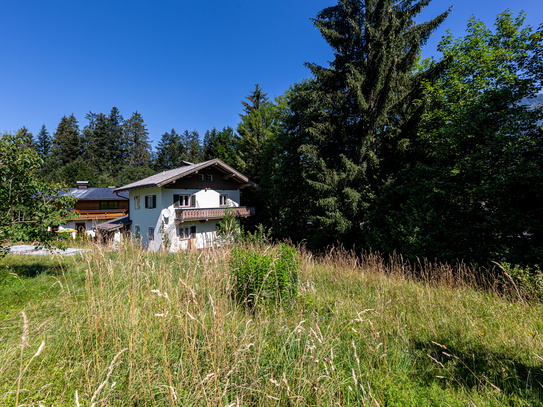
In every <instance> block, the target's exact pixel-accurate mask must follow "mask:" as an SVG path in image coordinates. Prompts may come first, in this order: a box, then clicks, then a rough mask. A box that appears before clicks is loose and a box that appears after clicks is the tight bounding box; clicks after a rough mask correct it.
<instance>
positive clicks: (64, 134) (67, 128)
mask: <svg viewBox="0 0 543 407" xmlns="http://www.w3.org/2000/svg"><path fill="white" fill-rule="evenodd" d="M81 153H82V151H81V136H80V132H79V125H78V122H77V119H76V118H75V116H74V115H73V113H72V114H71V115H70V117H66V116H63V117H62V119H61V121H60V123H59V125H58V127H57V130H56V131H55V134H54V136H53V142H52V147H51V155H52V158H53V160H55V161H56V162H57V163H58V164H60V165H66V164H68V163H70V162H72V161H75V160H76V159H77V158H78V157H79V156H80V155H81Z"/></svg>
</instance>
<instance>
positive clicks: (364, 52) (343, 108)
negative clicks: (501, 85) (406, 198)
mask: <svg viewBox="0 0 543 407" xmlns="http://www.w3.org/2000/svg"><path fill="white" fill-rule="evenodd" d="M429 2H430V0H421V1H412V0H405V1H398V0H339V2H338V4H337V5H336V6H333V7H329V8H326V9H324V10H323V11H321V12H320V13H319V14H318V15H317V18H316V19H314V20H313V22H314V24H315V26H316V27H317V28H318V29H319V30H320V32H321V35H322V36H323V38H324V39H325V40H326V41H327V42H328V44H329V45H330V46H331V47H332V49H333V51H334V56H335V59H334V60H333V61H332V62H331V63H330V66H329V67H328V68H325V67H321V66H318V65H316V64H306V66H307V67H308V68H309V69H310V70H311V72H312V74H313V81H312V82H313V83H312V86H309V87H304V88H302V89H299V93H297V94H296V95H293V100H291V101H290V103H291V104H294V105H297V106H306V107H307V109H305V111H303V112H299V114H300V115H303V116H306V117H305V118H304V117H301V118H300V120H299V121H300V122H302V123H305V124H306V126H307V127H305V129H304V135H303V139H304V144H303V145H301V146H300V148H299V149H298V150H297V152H296V154H300V156H299V159H300V160H303V161H304V167H303V168H304V178H305V180H306V182H307V184H308V185H309V186H310V190H311V196H312V199H313V202H314V204H313V205H312V208H311V211H312V213H311V221H312V222H313V224H314V225H316V226H317V227H318V228H319V234H320V237H322V238H323V240H321V241H320V243H321V244H328V243H332V242H335V241H337V239H340V241H343V242H344V243H346V244H349V245H351V244H353V243H355V242H357V241H359V239H360V238H361V229H360V225H361V224H362V223H363V222H364V220H365V217H366V215H367V211H368V208H369V205H371V203H372V202H373V201H374V200H375V199H378V186H379V185H381V183H383V182H386V180H387V179H388V177H391V176H394V171H395V170H396V169H397V168H398V167H401V165H402V161H403V160H405V159H406V157H408V156H409V155H408V154H406V150H405V148H406V146H408V145H409V139H410V138H411V137H413V132H414V130H415V129H416V124H417V122H418V121H419V119H420V115H421V113H422V107H420V106H419V107H418V108H416V107H415V106H414V104H413V101H414V100H415V99H416V97H417V96H418V95H419V92H418V90H419V88H420V83H421V82H422V81H423V80H428V79H431V77H432V75H434V74H435V72H436V71H437V69H438V68H439V67H435V66H433V67H431V68H430V69H427V70H424V71H421V72H419V73H415V67H416V65H417V62H418V58H419V54H420V50H421V47H422V46H423V45H424V44H425V42H426V41H427V39H428V38H429V36H430V35H431V33H432V32H433V31H434V30H435V29H436V28H437V27H438V26H439V24H440V23H441V22H442V21H443V20H444V19H445V18H446V17H447V15H448V14H449V12H450V10H448V11H446V12H444V13H442V14H440V15H439V16H438V17H436V18H434V19H433V20H431V21H428V22H425V23H423V24H416V23H415V21H414V19H415V17H416V16H417V15H419V14H420V13H421V11H422V10H423V8H424V7H425V6H427V5H428V4H429ZM291 131H292V134H293V136H294V135H296V134H298V133H299V129H297V128H293V129H291ZM326 239H329V240H328V241H326Z"/></svg>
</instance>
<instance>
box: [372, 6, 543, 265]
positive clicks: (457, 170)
mask: <svg viewBox="0 0 543 407" xmlns="http://www.w3.org/2000/svg"><path fill="white" fill-rule="evenodd" d="M523 20H524V17H523V15H522V14H521V15H519V16H518V17H516V18H513V15H512V13H510V12H505V13H502V14H500V15H499V16H498V17H497V19H496V23H495V31H494V32H492V31H491V30H490V29H488V28H486V27H485V26H484V24H483V23H482V22H481V21H479V20H476V19H475V18H472V19H471V20H470V22H469V24H468V30H467V31H468V34H467V35H466V37H464V38H457V39H454V38H453V36H452V34H451V33H450V32H449V33H448V34H447V35H446V36H445V37H444V38H443V40H442V42H441V44H440V47H439V49H440V50H441V51H442V52H443V55H444V60H445V61H447V60H448V61H451V62H450V63H449V64H447V67H446V69H445V70H444V71H443V72H442V74H441V75H440V76H439V77H438V78H437V79H436V80H435V81H434V82H433V83H427V84H426V86H425V95H424V97H423V98H421V101H420V102H421V103H426V104H427V105H428V109H427V112H426V113H425V115H424V117H423V121H422V123H421V126H420V127H419V134H418V136H417V138H416V139H413V140H411V142H410V146H409V152H410V157H411V160H412V161H411V162H407V163H406V165H405V167H404V168H403V169H402V170H401V171H399V172H398V173H397V175H396V177H395V179H389V180H386V182H384V183H383V184H382V186H381V187H380V194H379V197H378V201H377V202H376V203H375V205H374V206H373V210H372V213H371V215H370V216H369V217H368V220H369V222H368V223H367V224H366V226H365V232H366V233H367V235H368V237H369V238H368V245H369V246H371V247H373V248H379V250H381V251H382V252H388V253H391V252H393V251H394V250H396V251H398V252H400V253H402V254H403V255H405V256H407V257H409V258H410V259H412V260H415V259H416V258H417V257H419V258H420V257H427V258H438V259H440V260H441V261H448V262H454V261H457V260H464V261H468V262H476V263H479V264H484V265H487V264H489V263H490V261H500V262H501V261H507V262H511V263H514V264H522V265H527V264H534V263H540V262H541V258H542V256H543V250H542V249H541V248H542V247H543V216H542V209H541V202H542V201H543V185H542V184H541V180H542V179H543V149H542V148H541V140H542V137H543V131H542V129H541V128H540V127H539V126H538V122H539V121H540V120H541V119H543V108H542V107H541V106H531V107H529V106H526V105H525V102H524V100H525V98H528V99H531V98H533V97H534V96H536V94H537V92H539V90H540V89H541V87H542V86H543V80H542V78H543V76H542V74H543V31H542V30H541V29H540V30H539V31H536V32H533V30H532V29H531V28H530V27H523Z"/></svg>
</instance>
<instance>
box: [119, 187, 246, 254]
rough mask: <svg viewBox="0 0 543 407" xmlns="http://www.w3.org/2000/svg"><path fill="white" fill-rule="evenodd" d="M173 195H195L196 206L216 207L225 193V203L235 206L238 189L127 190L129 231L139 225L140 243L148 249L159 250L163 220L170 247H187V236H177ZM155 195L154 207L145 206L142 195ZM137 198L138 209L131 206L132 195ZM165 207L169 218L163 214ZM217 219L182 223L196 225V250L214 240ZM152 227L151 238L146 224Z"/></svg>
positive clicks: (237, 201)
mask: <svg viewBox="0 0 543 407" xmlns="http://www.w3.org/2000/svg"><path fill="white" fill-rule="evenodd" d="M176 194H189V195H196V208H219V196H220V195H221V194H228V205H229V206H234V207H238V206H239V190H224V191H222V190H221V191H215V190H212V189H207V190H206V189H170V188H158V187H152V188H144V189H137V190H133V191H130V204H129V205H130V219H131V220H132V224H131V225H130V231H131V232H132V233H134V232H135V227H136V225H139V226H140V231H141V239H142V243H143V245H144V246H148V247H149V249H150V250H159V249H160V246H161V245H162V239H163V236H164V235H163V233H162V231H161V228H162V221H164V232H165V234H166V235H167V236H168V239H169V241H170V250H171V251H177V250H183V249H186V248H188V239H179V237H178V236H177V231H176V224H175V208H174V202H173V196H174V195H176ZM146 195H156V208H155V209H145V196H146ZM135 196H139V197H140V209H139V210H136V209H135V207H134V197H135ZM166 209H168V210H169V212H170V217H169V218H167V217H165V213H166V212H167V211H166ZM219 221H220V220H219V219H213V220H210V221H208V222H205V223H201V222H200V221H194V222H184V223H183V224H182V225H183V227H189V228H190V227H191V226H196V239H195V246H196V248H198V249H201V248H204V247H208V246H209V245H211V242H213V241H214V240H215V237H216V235H215V225H216V224H217V223H219ZM150 226H151V227H154V228H155V235H154V240H152V241H150V240H149V239H148V236H147V231H148V228H149V227H150Z"/></svg>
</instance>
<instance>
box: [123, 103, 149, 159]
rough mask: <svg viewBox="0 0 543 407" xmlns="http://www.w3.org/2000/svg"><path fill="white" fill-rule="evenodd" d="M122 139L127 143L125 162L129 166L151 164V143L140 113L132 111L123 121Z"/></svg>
mask: <svg viewBox="0 0 543 407" xmlns="http://www.w3.org/2000/svg"><path fill="white" fill-rule="evenodd" d="M124 134H125V137H124V139H125V140H126V144H127V157H126V160H127V164H128V166H129V167H145V166H149V165H150V164H151V144H150V143H149V132H148V131H147V126H146V125H145V123H144V122H143V117H142V116H141V113H138V112H137V111H136V112H134V113H132V116H131V117H130V119H128V120H126V121H125V122H124Z"/></svg>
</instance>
